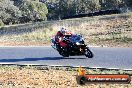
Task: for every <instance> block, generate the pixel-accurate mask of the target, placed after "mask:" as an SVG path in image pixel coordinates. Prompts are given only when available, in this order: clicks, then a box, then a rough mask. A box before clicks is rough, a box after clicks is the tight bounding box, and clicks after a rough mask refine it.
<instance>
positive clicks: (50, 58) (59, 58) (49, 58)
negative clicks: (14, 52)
mask: <svg viewBox="0 0 132 88" xmlns="http://www.w3.org/2000/svg"><path fill="white" fill-rule="evenodd" d="M61 59H86V58H70V57H66V58H64V57H44V58H23V59H1V60H0V62H20V61H39V60H61Z"/></svg>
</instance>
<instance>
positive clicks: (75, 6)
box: [0, 0, 132, 25]
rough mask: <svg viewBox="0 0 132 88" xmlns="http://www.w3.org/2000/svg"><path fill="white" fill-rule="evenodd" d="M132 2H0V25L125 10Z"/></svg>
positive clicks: (119, 0)
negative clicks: (101, 11) (100, 11)
mask: <svg viewBox="0 0 132 88" xmlns="http://www.w3.org/2000/svg"><path fill="white" fill-rule="evenodd" d="M131 6H132V0H0V25H4V24H6V25H9V24H19V23H27V22H34V21H35V22H36V21H45V20H60V19H63V18H64V17H67V16H74V15H78V14H85V13H91V12H94V11H99V10H108V9H125V10H126V8H128V7H129V8H130V7H131Z"/></svg>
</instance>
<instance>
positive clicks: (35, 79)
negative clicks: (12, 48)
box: [0, 66, 132, 88]
mask: <svg viewBox="0 0 132 88" xmlns="http://www.w3.org/2000/svg"><path fill="white" fill-rule="evenodd" d="M87 72H88V73H102V74H104V73H105V71H100V70H95V71H94V70H92V69H89V70H87ZM112 72H113V73H114V72H116V73H117V72H118V73H122V71H108V72H106V73H112ZM76 75H77V70H75V69H74V70H73V69H71V68H70V69H67V70H66V69H55V68H54V69H51V68H46V69H38V68H35V67H29V66H26V67H16V66H0V87H1V88H111V87H112V88H113V87H114V88H120V87H121V88H131V87H132V82H131V83H130V84H105V83H104V84H97V83H96V84H94V83H93V84H86V85H84V86H81V85H78V84H77V83H76Z"/></svg>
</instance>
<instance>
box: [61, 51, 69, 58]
mask: <svg viewBox="0 0 132 88" xmlns="http://www.w3.org/2000/svg"><path fill="white" fill-rule="evenodd" d="M60 55H62V56H63V57H69V54H68V53H66V52H61V53H60Z"/></svg>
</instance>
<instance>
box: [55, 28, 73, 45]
mask: <svg viewBox="0 0 132 88" xmlns="http://www.w3.org/2000/svg"><path fill="white" fill-rule="evenodd" d="M71 35H72V33H71V32H70V31H68V30H67V29H65V28H63V27H62V28H61V29H60V30H59V31H58V32H57V34H56V36H55V41H56V42H57V43H59V45H60V46H62V47H67V43H65V42H63V40H64V37H65V36H71Z"/></svg>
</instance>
